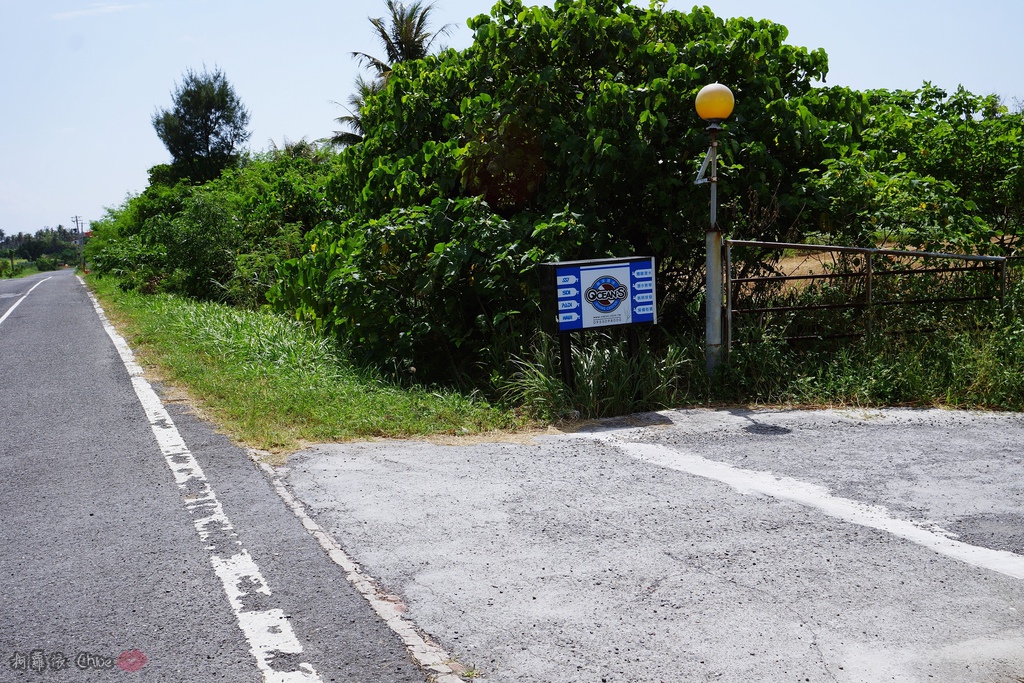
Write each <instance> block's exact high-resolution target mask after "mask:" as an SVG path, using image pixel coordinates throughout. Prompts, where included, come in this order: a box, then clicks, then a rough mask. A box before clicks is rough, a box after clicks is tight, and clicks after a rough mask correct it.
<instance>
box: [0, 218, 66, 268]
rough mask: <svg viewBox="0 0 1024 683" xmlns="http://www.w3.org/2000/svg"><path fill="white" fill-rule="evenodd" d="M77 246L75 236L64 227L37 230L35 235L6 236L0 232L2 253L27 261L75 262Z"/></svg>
mask: <svg viewBox="0 0 1024 683" xmlns="http://www.w3.org/2000/svg"><path fill="white" fill-rule="evenodd" d="M76 244H77V243H76V241H75V235H74V234H73V233H71V232H70V231H69V230H68V229H67V228H65V227H64V226H63V225H58V226H57V227H56V228H43V229H42V230H37V231H36V233H35V235H31V234H27V233H21V232H19V233H18V234H17V235H6V236H5V235H4V233H3V232H0V253H3V254H4V255H5V256H9V255H14V256H17V257H18V258H23V259H25V260H26V261H38V260H39V259H41V258H43V257H49V258H50V259H53V260H55V261H60V262H67V263H71V262H74V261H76V260H77V258H76V255H77V246H76ZM9 252H10V254H9Z"/></svg>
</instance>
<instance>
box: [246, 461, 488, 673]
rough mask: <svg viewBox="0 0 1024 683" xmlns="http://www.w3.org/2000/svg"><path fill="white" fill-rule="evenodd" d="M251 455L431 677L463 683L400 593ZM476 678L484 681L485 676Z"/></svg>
mask: <svg viewBox="0 0 1024 683" xmlns="http://www.w3.org/2000/svg"><path fill="white" fill-rule="evenodd" d="M249 457H250V458H252V460H253V462H255V463H256V464H257V465H258V466H259V467H260V468H262V469H263V471H264V472H266V474H267V476H268V477H269V478H270V481H271V483H272V484H273V485H274V489H275V490H276V491H277V494H278V495H279V496H281V499H282V500H284V502H285V504H287V505H288V507H290V508H291V509H292V512H294V513H295V515H296V516H297V517H298V518H299V520H301V521H302V526H304V527H305V528H306V531H308V532H309V533H310V535H312V536H313V538H315V539H316V540H317V542H318V543H319V544H320V546H321V547H322V548H323V549H324V550H326V551H327V555H328V557H330V558H331V560H332V561H333V562H334V563H335V564H336V565H338V566H339V567H341V568H342V570H344V572H345V578H346V579H348V582H349V583H351V584H352V586H353V587H354V588H355V589H356V591H358V593H359V594H360V595H362V596H363V598H364V599H365V600H366V601H367V602H369V603H370V606H371V607H372V608H373V611H374V612H376V613H377V615H378V616H379V617H380V618H381V619H383V620H384V623H385V624H387V625H388V627H389V628H390V629H391V630H392V631H394V633H395V635H397V636H398V637H399V638H401V639H402V642H403V643H404V644H405V647H406V650H408V651H409V654H410V655H411V656H412V658H413V659H414V660H415V661H416V662H417V663H418V664H419V665H420V666H421V667H423V668H424V669H426V670H427V671H429V672H430V673H431V674H434V676H433V677H432V678H431V679H430V680H431V681H432V682H433V683H463V679H462V678H460V677H459V676H458V675H457V674H456V673H455V669H453V668H452V666H451V665H452V664H455V658H454V657H452V656H451V655H450V654H448V653H447V652H445V650H444V649H442V648H441V646H440V645H437V644H436V643H434V642H432V641H430V640H427V639H425V638H424V637H423V636H421V635H420V634H419V633H417V632H416V629H415V628H414V626H413V625H412V623H411V622H410V621H409V620H408V619H406V618H405V617H403V612H405V609H406V608H405V605H403V604H402V601H401V600H400V599H399V598H398V597H397V596H394V595H387V594H386V593H384V591H382V590H380V588H378V587H377V584H376V582H375V581H374V580H373V577H371V576H369V575H368V574H366V573H364V572H363V571H362V570H361V569H360V568H359V565H358V564H356V562H355V560H353V559H352V558H351V557H349V556H348V554H347V553H346V552H345V551H344V550H342V548H341V546H340V545H338V542H337V541H335V540H334V538H333V537H332V536H331V535H330V534H329V533H327V531H325V530H324V529H323V527H321V526H320V525H319V524H317V523H316V521H315V520H314V519H313V518H312V517H310V516H309V514H307V513H306V509H305V508H304V507H303V505H302V503H300V502H299V501H298V499H296V498H295V496H293V495H292V493H291V491H289V490H288V488H287V487H286V486H285V485H284V483H283V482H282V481H281V478H280V477H279V476H278V475H277V472H275V471H274V468H273V467H271V466H270V465H268V464H266V463H265V462H263V461H261V460H260V459H259V457H258V455H257V454H256V453H255V452H254V451H249ZM475 680H479V681H481V683H484V679H482V678H478V679H475Z"/></svg>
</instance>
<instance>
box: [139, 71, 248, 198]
mask: <svg viewBox="0 0 1024 683" xmlns="http://www.w3.org/2000/svg"><path fill="white" fill-rule="evenodd" d="M171 99H172V100H173V105H172V107H171V108H170V109H158V110H157V112H156V113H155V114H154V115H153V128H155V129H156V134H157V136H158V137H159V138H160V141H161V142H162V143H164V146H165V147H167V151H168V152H170V153H171V159H172V168H173V170H174V171H175V172H176V173H177V174H178V176H179V177H184V178H189V179H190V180H192V181H193V182H196V183H204V182H206V181H208V180H213V179H214V178H216V177H217V176H218V175H219V174H220V172H221V170H223V169H224V168H226V167H227V166H228V165H230V164H231V163H233V162H234V161H235V160H236V159H237V157H238V152H239V150H240V147H241V146H242V145H243V144H244V143H245V141H246V140H248V139H249V136H250V135H251V133H250V132H249V131H248V130H247V128H246V127H247V126H248V125H249V112H248V110H247V109H246V108H245V107H244V106H243V104H242V101H241V100H240V99H239V98H238V95H236V94H235V91H234V88H233V87H232V86H231V84H230V83H228V80H227V77H226V76H225V75H224V72H223V71H221V70H220V69H217V68H215V69H214V70H213V71H212V72H208V71H206V69H203V71H202V72H201V73H199V72H196V71H193V70H192V69H189V70H188V71H186V72H185V75H184V77H183V79H182V82H181V83H180V84H178V85H175V88H174V91H173V92H172V93H171Z"/></svg>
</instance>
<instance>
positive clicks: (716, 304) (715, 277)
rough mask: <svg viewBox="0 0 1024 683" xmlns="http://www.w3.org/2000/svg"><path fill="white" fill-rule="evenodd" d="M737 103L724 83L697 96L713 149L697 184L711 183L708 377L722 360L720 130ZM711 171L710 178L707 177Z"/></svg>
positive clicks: (706, 304) (706, 296) (707, 292)
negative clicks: (719, 200)
mask: <svg viewBox="0 0 1024 683" xmlns="http://www.w3.org/2000/svg"><path fill="white" fill-rule="evenodd" d="M734 105H735V100H734V98H733V96H732V91H731V90H729V88H727V87H725V86H724V85H722V84H721V83H712V84H711V85H706V86H704V87H703V88H701V91H700V92H699V93H697V101H696V106H697V114H698V116H700V117H701V118H702V119H704V120H705V121H707V122H708V127H707V131H708V132H709V133H711V147H709V148H708V153H707V156H706V157H704V163H703V164H702V165H701V167H700V173H698V174H697V180H695V181H694V183H695V184H696V185H703V184H705V183H711V222H710V223H709V224H708V229H707V235H706V242H707V257H706V260H705V266H706V268H705V270H706V277H707V279H706V284H705V307H706V309H707V314H706V318H705V323H704V337H705V342H704V344H705V346H704V360H705V363H706V367H707V371H708V375H714V372H715V367H716V366H717V365H718V363H719V361H720V360H721V359H722V230H721V229H720V228H719V227H718V131H720V130H722V121H724V120H726V119H727V118H729V116H730V115H731V114H732V110H733V106H734ZM708 171H710V172H711V175H710V176H708V175H707V173H708Z"/></svg>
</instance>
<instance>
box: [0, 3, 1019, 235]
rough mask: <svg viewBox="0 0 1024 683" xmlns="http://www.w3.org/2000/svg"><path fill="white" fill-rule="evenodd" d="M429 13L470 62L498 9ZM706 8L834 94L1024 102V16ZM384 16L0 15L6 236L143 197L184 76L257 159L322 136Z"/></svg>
mask: <svg viewBox="0 0 1024 683" xmlns="http://www.w3.org/2000/svg"><path fill="white" fill-rule="evenodd" d="M551 2H552V0H548V2H547V3H546V4H551ZM640 2H641V3H642V4H643V5H644V6H646V4H647V3H646V0H640ZM435 4H436V9H435V23H434V25H435V27H440V26H442V25H444V24H453V27H452V30H451V33H450V34H449V35H448V37H447V38H446V39H445V40H444V41H443V43H444V44H445V45H447V46H449V47H455V48H463V47H466V46H467V45H468V44H469V43H470V41H471V34H470V31H469V29H468V28H467V27H466V20H467V19H468V18H469V17H472V16H476V15H478V14H484V13H487V12H489V10H490V7H491V6H492V5H493V2H492V0H436V3H435ZM527 4H533V3H531V2H529V1H528V2H527ZM694 4H695V3H694V2H692V0H691V1H690V2H680V1H679V0H669V2H668V3H667V7H668V8H669V9H679V10H686V11H688V10H689V9H691V8H692V7H693V5H694ZM700 4H706V5H708V6H709V7H711V9H712V10H713V11H714V12H715V13H716V14H717V15H719V16H722V17H730V16H744V17H754V18H758V19H762V18H766V19H771V20H772V21H775V22H777V23H781V24H783V25H785V26H787V27H788V28H789V31H790V33H789V39H788V42H789V43H791V44H795V45H802V46H804V47H807V48H812V49H813V48H818V47H821V48H824V49H825V51H826V52H827V53H828V55H829V75H828V78H827V81H826V84H827V85H845V86H850V87H853V88H858V89H867V88H908V89H912V88H917V87H920V85H921V84H922V83H923V82H924V81H926V80H927V81H930V82H932V83H934V84H935V85H938V86H941V87H943V88H947V89H949V90H954V89H955V88H956V87H957V86H958V85H960V84H962V85H964V87H966V88H967V89H968V90H970V91H972V92H975V93H978V94H989V93H995V94H998V95H1000V96H1001V97H1003V99H1004V101H1005V102H1006V103H1007V104H1009V105H1011V106H1013V105H1014V102H1015V101H1019V100H1024V69H1022V68H1021V64H1022V62H1024V60H1022V59H1021V56H1022V55H1021V47H1020V46H1021V45H1022V43H1021V42H1020V37H1019V32H1020V27H1021V26H1024V2H1022V1H1021V0H990V1H989V2H984V3H982V2H974V3H963V2H961V1H959V0H957V1H953V0H884V1H883V0H858V1H856V2H854V1H853V0H843V1H841V2H837V1H834V0H705V1H704V2H702V3H700ZM384 13H385V11H384V7H383V1H382V0H374V1H373V2H352V1H351V0H334V1H333V2H328V1H327V0H288V1H287V2H283V1H271V0H112V1H101V2H94V1H92V0H0V18H2V19H0V65H2V66H0V230H2V231H4V232H5V233H7V234H8V235H11V234H16V233H18V232H26V233H34V232H36V231H37V230H39V229H41V228H43V227H46V226H49V227H56V226H57V225H58V224H60V225H64V226H65V227H70V226H72V225H73V220H72V217H73V216H81V217H82V219H83V220H85V221H90V220H98V219H100V218H102V217H103V216H104V215H105V213H106V209H107V208H108V207H116V206H119V205H120V204H121V203H122V202H123V201H124V200H125V198H126V197H127V196H129V195H131V194H136V193H139V192H141V191H142V190H144V189H145V188H146V184H147V178H148V177H147V174H146V171H147V169H149V168H150V167H152V166H154V165H156V164H161V163H167V162H169V161H170V155H169V154H168V153H167V150H166V149H165V148H164V147H163V145H162V144H161V142H160V140H159V139H158V138H157V136H156V133H155V132H154V130H153V126H152V117H153V113H154V112H155V111H156V110H157V109H158V108H169V107H170V106H171V91H172V90H173V89H174V87H175V84H176V83H179V82H180V81H181V77H182V74H183V73H184V72H185V71H186V70H187V69H194V70H197V71H201V70H202V69H203V68H204V66H205V67H207V68H210V69H212V68H214V67H219V68H220V69H222V70H223V71H224V73H225V75H226V76H227V78H228V80H229V82H230V83H231V84H232V85H233V87H234V89H235V92H236V93H237V95H238V96H239V97H240V98H241V100H242V101H243V103H244V104H245V106H246V107H247V108H248V109H249V111H250V113H251V115H252V118H251V121H250V126H249V127H250V130H251V131H252V137H251V138H250V140H249V147H250V148H251V149H252V150H254V151H260V150H265V149H267V148H269V147H270V146H271V145H272V144H276V145H278V146H281V145H283V144H284V143H285V141H297V140H300V139H303V138H305V139H307V140H318V139H321V138H324V137H326V136H329V135H330V134H331V133H332V131H334V130H335V129H336V128H338V126H337V125H336V124H335V123H334V119H335V118H336V117H338V116H341V115H343V114H344V113H345V110H344V109H343V108H341V107H340V106H339V105H338V104H337V103H338V102H345V100H346V99H347V97H348V95H349V94H350V93H351V91H352V82H353V80H354V79H355V77H356V75H357V73H358V72H359V65H358V64H357V63H356V62H355V61H354V60H353V59H352V57H351V53H352V52H353V51H360V52H366V53H369V54H373V55H380V54H381V53H382V51H381V50H380V49H379V46H378V45H377V44H376V43H375V42H374V39H373V35H372V33H371V27H370V24H369V22H368V21H367V17H369V16H383V15H384Z"/></svg>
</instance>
